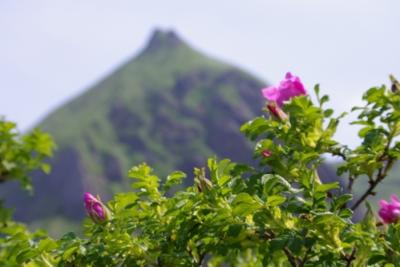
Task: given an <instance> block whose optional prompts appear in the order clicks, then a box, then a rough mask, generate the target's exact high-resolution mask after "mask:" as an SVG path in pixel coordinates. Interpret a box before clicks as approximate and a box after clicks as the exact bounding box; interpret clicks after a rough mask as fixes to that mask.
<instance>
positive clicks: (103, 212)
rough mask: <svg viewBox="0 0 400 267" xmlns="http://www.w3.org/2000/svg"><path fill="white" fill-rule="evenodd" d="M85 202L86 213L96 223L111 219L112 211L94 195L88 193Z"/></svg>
mask: <svg viewBox="0 0 400 267" xmlns="http://www.w3.org/2000/svg"><path fill="white" fill-rule="evenodd" d="M83 200H84V202H85V209H86V212H87V214H88V215H89V216H90V218H91V219H92V220H93V221H94V222H96V223H99V222H103V221H106V220H108V219H110V211H109V210H108V209H107V207H106V206H105V205H104V204H103V203H102V202H101V201H100V200H98V199H97V198H95V197H94V196H93V195H92V194H90V193H87V192H86V193H85V194H84V196H83Z"/></svg>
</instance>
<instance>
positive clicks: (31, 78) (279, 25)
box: [0, 0, 400, 144]
mask: <svg viewBox="0 0 400 267" xmlns="http://www.w3.org/2000/svg"><path fill="white" fill-rule="evenodd" d="M154 27H162V28H174V29H175V30H177V32H178V33H179V34H180V35H181V36H182V38H184V39H185V40H187V41H188V42H189V43H191V44H192V45H193V46H195V47H196V48H198V49H200V50H202V51H204V52H206V53H207V54H209V55H212V56H215V57H218V58H220V59H222V60H225V61H228V62H231V63H234V64H236V65H238V66H241V67H243V68H245V69H246V70H248V71H250V72H252V73H253V74H255V75H256V76H258V77H260V78H262V79H264V80H266V81H269V82H271V83H275V82H278V81H279V80H280V79H281V78H282V77H283V76H284V74H285V72H286V71H288V70H290V71H292V72H293V73H295V74H297V75H299V76H300V77H301V78H302V80H303V81H304V82H305V84H306V86H307V87H308V88H309V89H311V88H312V86H313V85H314V84H315V83H321V86H322V90H323V92H326V93H329V94H331V99H332V101H333V103H332V105H333V106H334V107H336V108H338V109H339V110H341V111H344V110H348V109H350V107H351V106H352V105H355V104H358V103H359V100H358V99H359V96H360V94H361V93H362V92H363V91H364V90H365V89H367V88H368V87H370V86H373V85H380V84H382V83H387V82H388V81H387V76H388V74H390V73H393V74H395V75H397V76H398V77H400V51H399V49H400V1H398V0H352V1H348V0H347V1H345V0H276V1H268V0H263V1H262V0H246V1H245V0H241V1H234V0H230V1H228V0H220V1H218V0H202V1H187V0H169V1H155V0H146V1H133V0H130V1H117V0H116V1H102V0H85V1H79V0H75V1H72V0H64V1H61V0H58V1H55V0H36V1H32V0H0V36H1V39H0V40H1V41H0V114H1V115H5V116H6V118H7V119H10V120H14V121H16V122H18V124H19V126H20V128H21V129H23V130H25V129H28V128H29V127H31V126H33V125H34V124H35V123H36V122H38V121H39V120H40V119H42V118H43V117H44V116H45V115H46V114H47V113H48V112H50V111H51V110H54V109H55V108H56V107H58V106H59V105H61V104H62V103H64V102H66V101H67V100H68V99H71V98H72V97H74V96H76V95H77V94H79V93H81V92H82V91H83V90H85V89H86V88H88V87H89V86H90V85H91V84H93V83H95V82H96V81H97V80H98V79H100V78H101V77H103V76H104V75H106V74H107V73H109V72H110V71H111V70H113V69H114V68H115V67H117V66H118V65H119V64H121V63H122V62H124V61H125V60H126V59H128V58H129V57H131V56H133V55H134V54H135V53H137V52H138V49H140V48H141V47H142V46H143V45H144V43H145V41H146V39H147V38H148V36H149V34H150V32H151V30H152V29H153V28H154ZM352 129H354V128H350V127H342V128H341V129H340V130H341V132H340V134H338V138H339V139H340V140H342V141H344V142H346V143H349V144H355V142H356V138H355V134H354V133H353V132H352Z"/></svg>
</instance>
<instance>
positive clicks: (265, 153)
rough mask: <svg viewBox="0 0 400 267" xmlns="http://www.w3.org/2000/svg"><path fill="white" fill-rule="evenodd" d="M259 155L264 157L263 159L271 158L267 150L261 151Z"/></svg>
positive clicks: (270, 153)
mask: <svg viewBox="0 0 400 267" xmlns="http://www.w3.org/2000/svg"><path fill="white" fill-rule="evenodd" d="M261 154H262V155H263V156H264V158H269V157H271V156H272V152H271V151H270V150H268V149H265V150H263V151H262V152H261Z"/></svg>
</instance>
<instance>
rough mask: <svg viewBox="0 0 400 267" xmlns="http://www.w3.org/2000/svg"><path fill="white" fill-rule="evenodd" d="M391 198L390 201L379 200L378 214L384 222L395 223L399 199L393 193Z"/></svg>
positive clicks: (398, 210)
mask: <svg viewBox="0 0 400 267" xmlns="http://www.w3.org/2000/svg"><path fill="white" fill-rule="evenodd" d="M391 199H392V203H390V202H387V201H386V200H384V199H382V200H380V201H379V206H380V209H379V216H380V217H381V219H382V220H383V222H384V223H386V224H389V223H395V222H397V221H398V220H399V218H400V201H399V199H398V198H397V197H396V196H395V195H392V197H391Z"/></svg>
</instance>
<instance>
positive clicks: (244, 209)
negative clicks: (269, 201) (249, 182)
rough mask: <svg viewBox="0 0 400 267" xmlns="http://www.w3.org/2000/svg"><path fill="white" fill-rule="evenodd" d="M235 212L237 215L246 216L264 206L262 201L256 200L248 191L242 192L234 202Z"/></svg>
mask: <svg viewBox="0 0 400 267" xmlns="http://www.w3.org/2000/svg"><path fill="white" fill-rule="evenodd" d="M232 206H233V214H234V215H236V216H246V215H248V214H251V213H253V212H254V211H256V210H258V209H260V208H261V207H262V203H260V202H259V201H256V200H255V199H254V198H252V197H251V196H250V195H249V194H247V193H240V194H239V195H237V196H236V198H235V199H234V201H233V202H232Z"/></svg>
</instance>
